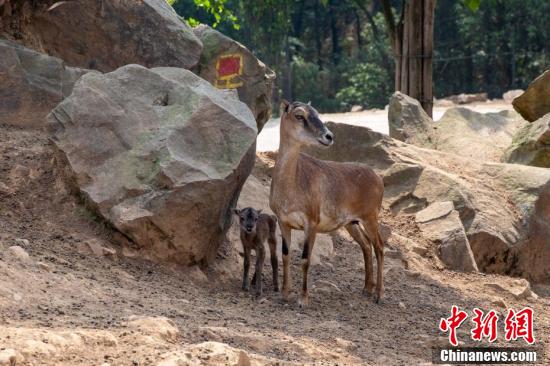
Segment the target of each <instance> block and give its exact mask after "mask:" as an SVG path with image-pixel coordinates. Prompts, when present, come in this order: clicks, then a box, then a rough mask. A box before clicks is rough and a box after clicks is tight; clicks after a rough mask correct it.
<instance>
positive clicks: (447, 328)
mask: <svg viewBox="0 0 550 366" xmlns="http://www.w3.org/2000/svg"><path fill="white" fill-rule="evenodd" d="M473 313H474V316H473V318H472V323H473V324H474V326H473V328H472V330H471V332H470V336H471V338H472V339H473V340H474V341H482V340H483V338H487V340H488V341H489V342H491V343H492V342H494V341H496V340H497V337H498V320H499V317H498V314H497V312H496V311H495V310H490V311H489V312H487V314H485V313H484V312H483V310H480V309H478V308H474V311H473ZM534 315H535V314H534V311H533V309H531V308H530V307H526V308H523V309H522V310H520V311H518V312H516V311H515V310H514V309H510V310H508V315H507V316H506V319H505V320H504V332H505V333H504V334H505V338H506V340H507V341H508V342H510V341H515V340H517V339H518V338H523V339H524V340H525V341H526V342H527V343H529V344H533V343H534V342H535V336H534V335H533V319H534ZM467 318H468V313H466V312H465V311H462V310H459V309H458V307H457V306H456V305H453V306H452V307H451V316H450V317H448V318H441V320H440V322H439V330H441V331H442V332H449V342H450V343H451V344H452V345H453V346H455V347H456V346H458V338H457V335H456V331H457V329H458V328H459V327H460V325H461V324H462V323H464V321H465V320H466V319H467Z"/></svg>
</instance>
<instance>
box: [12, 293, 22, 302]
mask: <svg viewBox="0 0 550 366" xmlns="http://www.w3.org/2000/svg"><path fill="white" fill-rule="evenodd" d="M13 299H14V300H15V301H17V302H19V301H21V300H23V296H21V295H20V294H18V293H17V292H16V293H14V294H13Z"/></svg>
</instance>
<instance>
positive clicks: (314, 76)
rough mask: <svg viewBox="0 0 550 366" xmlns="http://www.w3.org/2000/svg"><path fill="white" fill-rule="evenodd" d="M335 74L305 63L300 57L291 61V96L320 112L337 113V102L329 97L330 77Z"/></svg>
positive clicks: (338, 106) (338, 105)
mask: <svg viewBox="0 0 550 366" xmlns="http://www.w3.org/2000/svg"><path fill="white" fill-rule="evenodd" d="M334 74H335V73H333V72H332V70H329V69H326V68H325V69H321V68H320V67H319V65H317V64H315V63H313V62H308V61H305V60H304V59H303V58H302V57H301V56H296V57H294V60H293V61H292V94H293V95H294V96H296V97H295V98H296V99H297V100H301V101H304V102H308V101H309V102H311V103H312V104H313V105H314V106H315V108H317V109H319V110H322V111H337V110H339V109H340V104H339V103H338V101H337V100H336V99H335V98H334V97H331V86H332V85H333V82H332V77H333V75H334Z"/></svg>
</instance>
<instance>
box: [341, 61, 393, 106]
mask: <svg viewBox="0 0 550 366" xmlns="http://www.w3.org/2000/svg"><path fill="white" fill-rule="evenodd" d="M345 77H346V79H347V84H348V86H346V87H344V88H342V89H340V91H339V92H338V93H337V94H336V98H337V99H338V101H339V102H340V103H341V104H342V105H343V106H346V107H350V106H353V105H361V106H363V107H366V108H384V106H385V105H386V104H388V99H389V97H390V96H391V93H392V91H393V82H388V81H390V80H391V77H390V76H389V75H388V73H387V71H386V70H384V68H382V67H380V66H378V65H377V64H374V63H360V64H357V65H356V66H355V67H354V68H353V69H352V70H351V71H350V72H349V73H348V74H347V75H345Z"/></svg>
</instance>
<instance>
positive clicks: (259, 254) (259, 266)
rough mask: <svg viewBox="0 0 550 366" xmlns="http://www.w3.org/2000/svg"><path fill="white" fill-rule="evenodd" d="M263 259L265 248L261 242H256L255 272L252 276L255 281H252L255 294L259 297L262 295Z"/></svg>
mask: <svg viewBox="0 0 550 366" xmlns="http://www.w3.org/2000/svg"><path fill="white" fill-rule="evenodd" d="M264 260H265V248H264V244H263V243H258V244H257V245H256V273H255V274H254V277H255V279H256V282H255V283H254V288H255V289H256V296H257V297H260V296H261V295H262V272H263V268H264Z"/></svg>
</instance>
